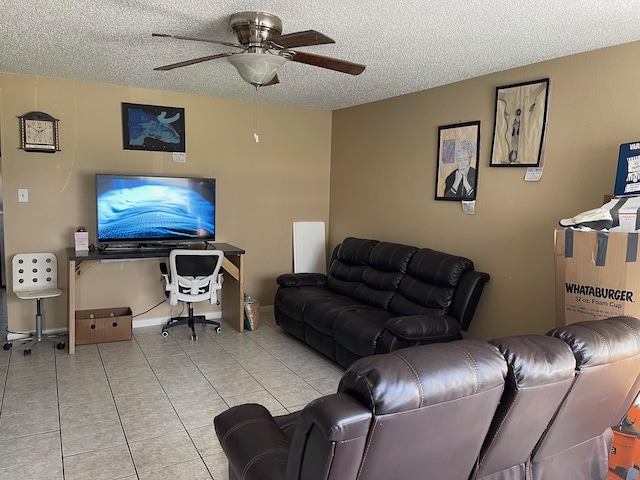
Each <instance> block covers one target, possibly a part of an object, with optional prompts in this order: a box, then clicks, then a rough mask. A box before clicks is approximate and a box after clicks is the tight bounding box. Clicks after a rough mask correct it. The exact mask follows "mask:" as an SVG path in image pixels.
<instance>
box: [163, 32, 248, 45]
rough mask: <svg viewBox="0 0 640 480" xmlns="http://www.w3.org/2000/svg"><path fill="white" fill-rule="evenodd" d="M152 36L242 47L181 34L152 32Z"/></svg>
mask: <svg viewBox="0 0 640 480" xmlns="http://www.w3.org/2000/svg"><path fill="white" fill-rule="evenodd" d="M151 36H152V37H161V38H175V39H177V40H192V41H194V42H207V43H215V44H216V45H226V46H227V47H237V48H244V47H243V46H242V45H240V44H239V43H230V42H221V41H220V40H211V39H209V38H196V37H183V36H181V35H168V34H166V33H152V34H151Z"/></svg>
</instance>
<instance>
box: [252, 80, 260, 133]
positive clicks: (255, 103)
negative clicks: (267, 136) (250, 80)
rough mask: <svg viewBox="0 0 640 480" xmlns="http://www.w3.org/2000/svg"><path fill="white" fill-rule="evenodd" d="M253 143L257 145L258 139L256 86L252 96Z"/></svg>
mask: <svg viewBox="0 0 640 480" xmlns="http://www.w3.org/2000/svg"><path fill="white" fill-rule="evenodd" d="M253 141H254V142H256V143H258V142H259V141H260V137H259V136H258V86H257V85H256V91H255V93H254V95H253Z"/></svg>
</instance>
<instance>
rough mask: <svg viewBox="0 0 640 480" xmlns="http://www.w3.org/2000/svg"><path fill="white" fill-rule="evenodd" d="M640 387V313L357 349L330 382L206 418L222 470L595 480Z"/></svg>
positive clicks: (235, 475) (377, 479) (300, 476)
mask: <svg viewBox="0 0 640 480" xmlns="http://www.w3.org/2000/svg"><path fill="white" fill-rule="evenodd" d="M639 389H640V320H638V319H635V318H630V317H616V318H610V319H604V320H597V321H592V322H581V323H576V324H573V325H569V326H565V327H560V328H557V329H554V330H552V331H551V332H549V333H548V334H547V335H521V336H514V337H505V338H500V339H496V340H492V341H491V342H489V343H484V342H479V341H475V340H460V341H455V342H449V343H442V344H432V345H422V346H417V347H410V348H405V349H400V350H397V351H394V352H391V353H388V354H384V355H376V356H370V357H367V358H362V359H360V360H358V361H356V362H355V363H353V364H352V365H351V366H350V367H349V368H348V369H347V370H346V372H345V374H344V375H343V377H342V379H341V381H340V384H339V386H338V390H337V393H335V394H332V395H327V396H324V397H321V398H318V399H316V400H314V401H312V402H311V403H309V404H308V405H307V406H306V407H305V408H304V409H303V410H301V411H299V412H294V413H290V414H287V415H283V416H277V417H273V416H272V415H271V414H270V413H269V411H268V410H267V409H266V408H264V407H263V406H261V405H258V404H244V405H239V406H236V407H232V408H230V409H229V410H226V411H225V412H223V413H221V414H220V415H218V416H217V417H216V418H215V419H214V424H215V430H216V434H217V436H218V439H219V440H220V445H221V446H222V448H223V450H224V452H225V454H226V455H227V458H228V460H229V479H230V480H239V479H242V480H356V479H358V480H387V479H391V478H398V479H438V480H467V479H469V480H480V479H482V480H550V479H571V480H594V479H600V480H605V477H607V473H608V469H607V463H608V457H609V450H610V448H611V444H612V431H611V427H612V426H615V425H616V424H618V423H619V422H620V420H621V419H622V417H623V416H624V413H625V412H626V410H627V409H628V408H629V406H630V405H631V404H632V402H633V401H634V398H635V396H636V395H637V393H638V390H639Z"/></svg>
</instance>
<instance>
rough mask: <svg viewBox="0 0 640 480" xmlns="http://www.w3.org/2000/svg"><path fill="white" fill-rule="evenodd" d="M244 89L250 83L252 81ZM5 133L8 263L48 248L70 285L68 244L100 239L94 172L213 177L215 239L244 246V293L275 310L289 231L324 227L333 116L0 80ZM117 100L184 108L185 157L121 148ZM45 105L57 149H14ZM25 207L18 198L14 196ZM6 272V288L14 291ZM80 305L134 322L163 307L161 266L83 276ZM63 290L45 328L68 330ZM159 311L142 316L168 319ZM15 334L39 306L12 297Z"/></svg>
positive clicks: (133, 265)
mask: <svg viewBox="0 0 640 480" xmlns="http://www.w3.org/2000/svg"><path fill="white" fill-rule="evenodd" d="M247 88H251V87H250V86H247ZM0 102H1V103H0V106H1V110H0V127H1V132H0V134H1V137H0V140H1V142H0V144H1V146H2V152H1V153H2V174H3V199H4V227H5V239H6V259H7V260H8V261H9V262H10V261H11V258H12V257H13V255H14V254H15V253H18V252H35V251H52V252H54V253H55V254H56V255H57V256H58V259H59V263H60V273H59V275H58V280H59V282H61V283H62V285H63V288H65V289H66V281H65V279H66V275H67V267H66V257H65V253H64V249H65V248H66V247H71V246H73V231H74V230H75V227H76V226H78V225H84V226H86V227H88V230H89V232H90V241H91V242H95V211H94V209H95V204H94V174H95V173H96V172H113V173H131V174H167V175H177V176H201V177H214V178H216V179H217V188H218V191H217V205H218V216H217V225H216V227H217V240H218V241H221V242H227V243H231V244H233V245H237V246H239V247H241V248H244V249H246V251H247V254H246V256H245V274H246V275H245V289H246V292H247V293H249V294H250V295H251V296H252V297H255V298H257V299H258V300H259V301H260V302H261V304H263V305H272V304H273V296H274V294H275V290H276V283H275V277H276V276H277V275H279V274H280V273H284V272H289V271H291V266H292V246H291V236H292V234H291V224H292V222H294V221H311V220H313V221H325V222H326V221H328V212H329V173H330V149H331V112H329V111H323V110H314V109H304V108H291V107H282V106H269V105H263V104H260V105H259V107H258V108H259V110H258V115H259V133H260V143H258V144H255V143H254V142H253V138H252V134H253V104H252V103H245V102H236V101H231V100H221V99H217V98H210V97H199V96H195V95H186V94H178V93H169V92H162V91H151V90H143V89H135V88H127V87H120V86H113V85H104V84H97V83H88V82H78V81H71V80H62V79H53V78H43V77H34V76H25V75H8V74H0ZM121 102H131V103H141V104H152V105H167V106H179V107H184V108H185V119H186V142H187V162H186V163H185V164H182V163H173V162H172V156H171V154H170V153H156V152H140V151H130V150H123V148H122V125H121V113H120V104H121ZM32 110H40V111H44V112H47V113H49V114H51V115H53V116H54V117H56V118H59V119H60V148H61V150H62V151H61V152H58V153H55V154H53V155H52V154H42V153H28V152H24V151H22V150H20V149H19V148H18V147H19V122H18V119H17V117H18V116H19V115H23V114H25V113H27V112H30V111H32ZM18 188H27V189H28V190H29V203H18V202H17V189H18ZM10 270H11V267H10V263H9V264H8V272H7V273H8V275H7V277H8V278H7V286H8V291H9V292H11V280H12V278H11V272H10ZM77 295H78V298H77V302H78V307H79V308H80V309H88V308H102V307H116V306H130V307H131V308H132V310H133V313H134V315H135V314H138V313H141V312H143V311H144V310H146V309H147V308H150V307H152V306H153V305H155V304H156V303H157V302H160V301H162V300H163V298H164V295H163V287H162V284H161V283H160V274H159V269H158V260H147V261H138V262H123V263H111V264H102V265H99V266H94V267H93V268H91V269H90V270H89V271H88V272H87V273H86V274H84V275H83V276H82V277H81V279H80V280H79V283H78V287H77ZM66 298H67V297H66V292H65V295H63V297H61V298H58V299H50V300H46V301H45V317H46V319H47V321H46V324H45V328H46V329H51V328H65V327H66ZM168 312H169V310H168V308H167V307H166V306H165V305H163V306H161V307H159V308H158V309H156V310H154V311H152V312H150V313H148V314H147V315H145V316H143V317H141V318H158V317H163V316H164V317H166V316H167V315H168ZM8 313H9V328H10V330H33V328H34V326H33V322H34V321H33V315H34V314H35V306H34V302H22V301H20V300H19V299H18V298H17V297H15V295H13V294H12V293H9V295H8Z"/></svg>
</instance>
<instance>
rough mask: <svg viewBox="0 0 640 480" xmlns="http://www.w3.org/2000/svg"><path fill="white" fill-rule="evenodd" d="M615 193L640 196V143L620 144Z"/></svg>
mask: <svg viewBox="0 0 640 480" xmlns="http://www.w3.org/2000/svg"><path fill="white" fill-rule="evenodd" d="M613 193H614V195H615V196H616V197H618V196H621V195H640V141H637V142H629V143H622V144H620V150H619V153H618V169H617V170H616V183H615V186H614V189H613Z"/></svg>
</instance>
